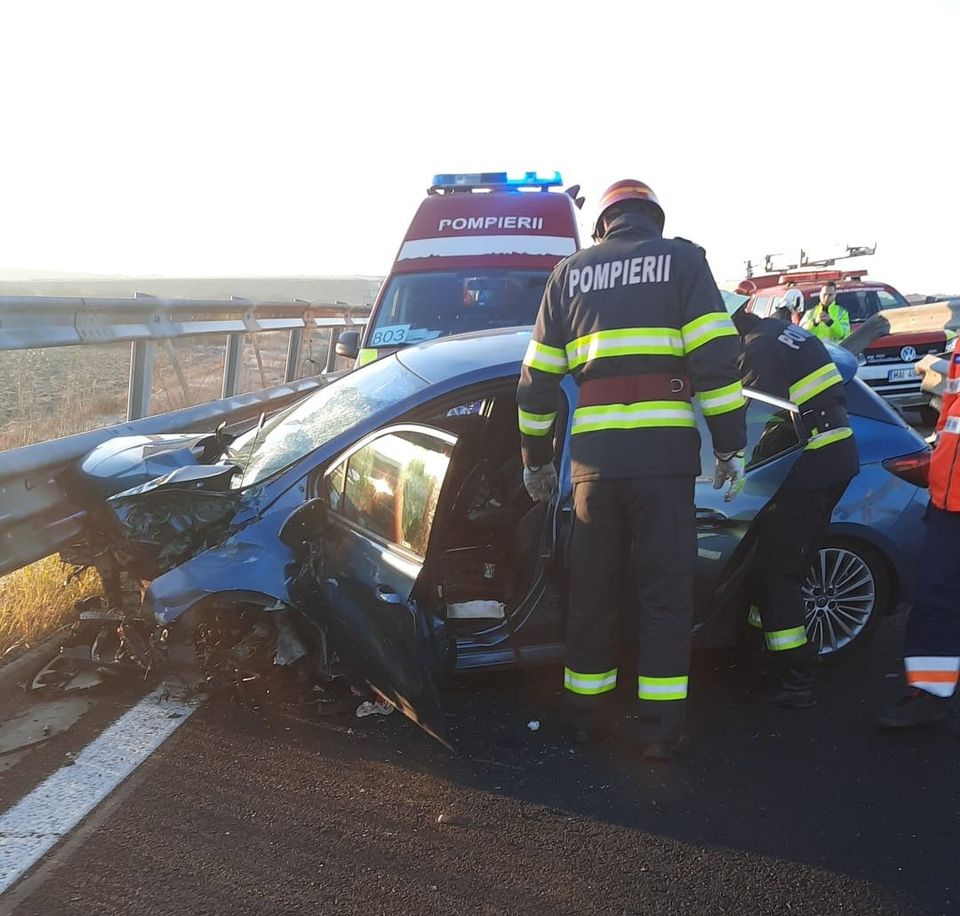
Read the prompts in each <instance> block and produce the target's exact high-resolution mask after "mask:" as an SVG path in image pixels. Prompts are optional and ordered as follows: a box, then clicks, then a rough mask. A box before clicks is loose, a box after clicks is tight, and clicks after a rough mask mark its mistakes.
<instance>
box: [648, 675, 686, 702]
mask: <svg viewBox="0 0 960 916" xmlns="http://www.w3.org/2000/svg"><path fill="white" fill-rule="evenodd" d="M688 681H689V678H688V677H687V676H686V675H683V676H682V677H645V676H644V675H642V674H641V675H640V676H639V677H638V678H637V696H638V697H639V698H640V699H641V700H685V699H686V698H687V684H688Z"/></svg>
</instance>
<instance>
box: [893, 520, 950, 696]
mask: <svg viewBox="0 0 960 916" xmlns="http://www.w3.org/2000/svg"><path fill="white" fill-rule="evenodd" d="M903 655H904V662H905V664H906V668H907V680H908V682H909V683H910V684H911V686H914V687H919V688H920V689H922V690H926V691H927V692H928V693H932V694H935V695H937V696H950V695H951V694H953V693H954V691H955V690H956V687H957V671H958V668H960V512H946V511H944V510H943V509H938V508H936V507H935V506H930V508H929V509H928V510H927V518H926V532H925V533H924V537H923V546H922V548H921V551H920V559H919V561H918V563H917V585H916V596H915V598H914V604H913V610H912V611H911V612H910V617H909V619H908V620H907V630H906V633H905V634H904V640H903Z"/></svg>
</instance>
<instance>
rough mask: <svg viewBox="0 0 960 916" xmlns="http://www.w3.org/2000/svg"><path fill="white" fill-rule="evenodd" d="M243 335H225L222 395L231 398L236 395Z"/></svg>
mask: <svg viewBox="0 0 960 916" xmlns="http://www.w3.org/2000/svg"><path fill="white" fill-rule="evenodd" d="M245 336H246V335H245V334H228V335H227V353H226V356H225V357H224V360H223V395H222V397H225V398H232V397H233V396H234V395H235V394H236V393H237V383H238V382H239V381H240V359H241V357H242V356H243V338H244V337H245Z"/></svg>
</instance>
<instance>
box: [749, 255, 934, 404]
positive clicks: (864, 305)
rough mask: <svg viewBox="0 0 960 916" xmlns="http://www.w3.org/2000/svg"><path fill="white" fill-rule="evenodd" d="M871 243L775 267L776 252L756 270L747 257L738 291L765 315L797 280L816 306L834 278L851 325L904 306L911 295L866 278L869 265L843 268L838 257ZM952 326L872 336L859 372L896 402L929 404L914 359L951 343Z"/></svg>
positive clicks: (808, 303) (810, 303)
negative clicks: (838, 263)
mask: <svg viewBox="0 0 960 916" xmlns="http://www.w3.org/2000/svg"><path fill="white" fill-rule="evenodd" d="M875 251H876V246H874V247H873V248H863V247H848V248H847V249H846V253H843V254H839V255H835V256H833V257H829V258H823V259H819V260H812V259H810V258H809V257H807V256H806V254H805V253H801V256H800V259H799V262H798V263H796V264H790V265H787V266H785V267H783V268H781V269H774V268H773V257H774V256H772V255H768V256H767V257H766V259H765V267H764V271H763V272H762V273H760V274H758V275H755V273H754V270H753V268H752V265H751V264H750V262H747V274H748V275H747V277H746V278H745V279H744V280H742V281H741V282H740V285H739V286H738V287H737V290H736V292H737V293H739V294H740V295H742V296H749V297H750V298H749V300H748V302H747V303H746V309H747V311H748V312H752V313H753V314H755V315H758V316H759V317H761V318H766V317H767V316H768V315H770V314H772V313H773V311H774V309H775V308H776V307H777V306H778V305H779V300H781V299H782V298H783V297H784V296H785V295H786V293H787V290H788V289H789V288H790V287H789V286H788V284H793V285H794V287H795V288H796V289H798V290H799V291H800V293H801V294H802V295H803V300H804V307H805V309H806V310H812V309H814V308H815V307H816V305H817V303H818V302H819V296H820V288H821V287H822V286H823V284H824V283H827V282H829V281H832V282H834V283H836V285H837V303H838V304H839V305H841V306H842V307H843V308H845V309H846V310H847V312H848V313H849V315H850V324H851V327H856V325H858V324H861V323H862V322H864V321H866V320H867V319H868V318H869V317H870V316H871V315H875V314H876V313H877V312H879V311H883V310H886V309H897V308H906V307H908V306H909V305H910V303H909V302H908V301H907V299H906V298H905V297H904V296H903V295H902V294H901V293H900V292H899V291H898V290H896V289H895V288H894V287H892V286H890V285H889V284H887V283H880V282H877V281H875V280H867V279H866V276H867V271H866V270H863V269H858V270H839V269H836V268H835V267H834V265H835V263H836V262H837V261H839V260H843V259H845V258H859V257H864V256H866V255H871V254H873V253H874V252H875ZM947 337H948V332H944V331H935V332H911V333H903V334H890V335H888V336H886V337H881V338H880V339H879V340H876V341H874V342H873V343H872V344H870V346H869V347H868V348H867V349H866V351H865V352H863V353H861V354H860V355H859V357H858V359H859V362H860V369H859V371H858V375H859V376H860V378H861V379H863V381H864V382H866V384H867V385H869V386H870V387H871V388H872V389H873V390H874V391H876V392H877V394H879V395H881V396H883V397H884V398H886V399H887V400H888V401H889V402H891V403H892V404H894V405H896V406H897V407H926V406H927V405H928V404H929V403H930V396H929V395H928V394H927V393H925V392H924V391H922V390H921V387H920V386H921V377H920V376H919V375H918V374H917V372H916V363H917V361H918V360H920V359H922V358H923V357H924V356H926V355H927V354H928V353H942V352H943V351H944V349H945V348H946V345H947Z"/></svg>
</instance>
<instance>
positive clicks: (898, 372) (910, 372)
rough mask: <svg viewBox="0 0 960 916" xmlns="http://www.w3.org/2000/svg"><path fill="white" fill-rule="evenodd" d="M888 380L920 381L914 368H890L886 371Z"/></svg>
mask: <svg viewBox="0 0 960 916" xmlns="http://www.w3.org/2000/svg"><path fill="white" fill-rule="evenodd" d="M887 381H888V382H917V384H919V383H920V376H919V375H917V372H916V370H915V369H913V368H910V369H891V370H890V371H889V372H888V373H887Z"/></svg>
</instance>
